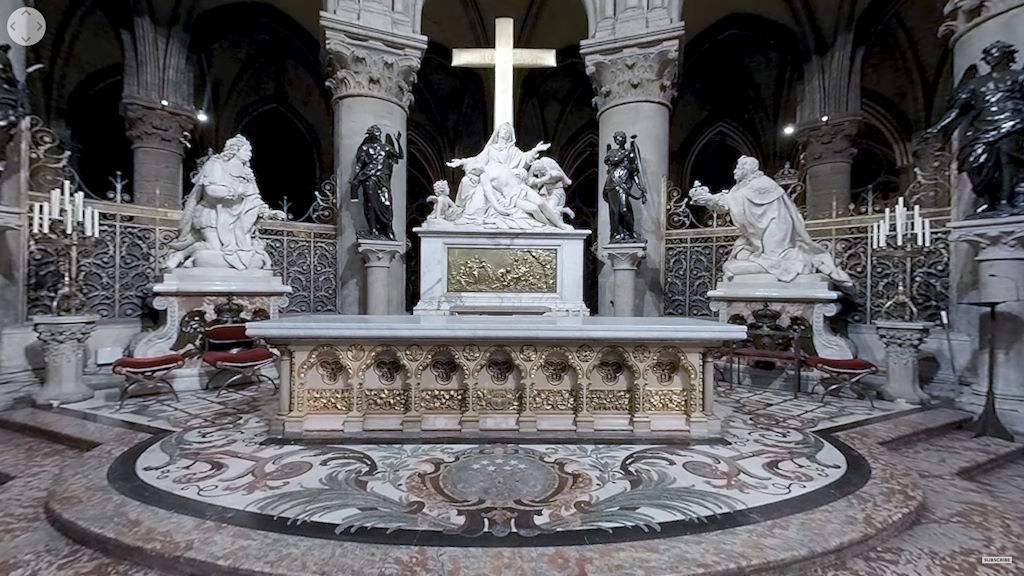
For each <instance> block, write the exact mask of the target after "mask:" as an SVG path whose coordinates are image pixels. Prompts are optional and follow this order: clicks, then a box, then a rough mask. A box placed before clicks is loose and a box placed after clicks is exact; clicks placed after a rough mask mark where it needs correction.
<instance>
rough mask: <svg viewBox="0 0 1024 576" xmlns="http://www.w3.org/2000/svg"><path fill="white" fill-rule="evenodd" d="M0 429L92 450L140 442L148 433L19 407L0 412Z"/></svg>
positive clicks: (48, 411) (50, 411)
mask: <svg viewBox="0 0 1024 576" xmlns="http://www.w3.org/2000/svg"><path fill="white" fill-rule="evenodd" d="M0 428H3V429H7V430H11V431H14V432H18V433H20V434H25V435H30V436H35V437H38V438H43V439H45V440H49V441H51V442H56V443H58V444H63V445H65V446H70V447H72V448H78V449H81V450H92V449H93V448H95V447H97V446H100V445H102V444H106V443H108V442H119V441H126V440H131V439H133V438H135V439H136V441H141V440H143V439H145V438H147V437H148V435H147V434H142V433H139V432H134V431H132V430H126V429H121V428H115V427H113V426H107V425H105V424H99V423H96V422H90V421H88V420H84V419H81V418H76V417H74V416H68V415H65V414H61V413H59V412H54V411H52V410H42V409H38V408H20V409H17V410H8V411H5V412H0Z"/></svg>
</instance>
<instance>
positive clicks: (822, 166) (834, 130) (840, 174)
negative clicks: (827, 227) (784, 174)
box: [797, 116, 860, 218]
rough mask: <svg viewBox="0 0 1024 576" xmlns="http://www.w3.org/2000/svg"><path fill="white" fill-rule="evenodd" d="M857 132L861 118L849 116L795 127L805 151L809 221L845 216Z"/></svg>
mask: <svg viewBox="0 0 1024 576" xmlns="http://www.w3.org/2000/svg"><path fill="white" fill-rule="evenodd" d="M859 129H860V119H859V118H857V117H851V116H848V117H845V118H838V119H833V118H829V120H828V122H821V121H820V120H819V121H818V122H815V123H812V124H804V125H801V126H799V127H798V128H797V135H798V136H799V139H800V142H801V144H803V145H804V147H805V149H806V150H805V153H804V161H805V162H806V163H807V164H806V169H807V216H808V218H828V217H831V216H832V215H833V213H837V214H839V215H844V214H846V213H847V206H849V204H850V187H851V184H850V182H851V180H850V176H851V173H852V171H853V157H854V156H856V154H857V149H856V148H855V147H854V145H853V137H854V136H856V135H857V131H858V130H859Z"/></svg>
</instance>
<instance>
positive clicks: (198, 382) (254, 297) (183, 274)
mask: <svg viewBox="0 0 1024 576" xmlns="http://www.w3.org/2000/svg"><path fill="white" fill-rule="evenodd" d="M291 292H292V288H291V286H287V285H285V284H284V283H282V282H281V277H280V276H275V275H274V273H273V271H271V270H235V269H233V268H179V269H175V270H171V271H169V272H166V273H165V274H164V277H163V281H162V282H160V283H159V284H156V285H155V286H153V293H154V294H156V298H154V300H153V307H154V308H156V309H157V310H163V311H164V312H165V313H164V314H163V315H162V316H163V317H162V319H161V324H160V326H159V327H158V328H156V329H155V330H152V331H150V332H145V333H143V334H141V335H140V336H139V338H138V339H136V340H135V341H134V342H133V344H132V346H131V355H132V356H135V357H140V358H141V357H152V356H162V355H164V354H168V353H169V352H172V351H175V352H184V351H187V349H188V348H189V347H192V346H190V345H189V342H191V340H190V339H189V338H188V333H189V331H190V330H196V329H198V330H199V331H201V330H202V327H203V326H204V325H205V324H206V323H208V322H210V321H211V320H213V319H214V318H215V316H216V314H215V311H214V308H215V307H216V306H217V305H218V304H222V303H225V302H226V301H227V299H228V298H229V297H230V298H231V300H232V301H233V302H235V303H237V304H239V305H241V306H242V310H241V317H242V318H243V319H244V320H252V319H258V318H277V316H278V314H279V313H280V311H281V310H282V309H284V307H285V306H287V305H288V297H287V295H288V294H291ZM211 374H212V369H209V367H207V366H206V365H204V364H203V363H202V361H201V360H200V359H199V358H198V357H197V358H192V359H190V360H189V363H188V364H186V365H185V367H184V368H181V369H179V370H175V371H174V372H172V373H171V374H170V375H169V377H168V380H169V381H170V382H171V384H172V385H173V386H174V388H175V389H176V390H179V391H181V390H198V389H200V388H202V387H203V386H205V384H206V382H207V381H208V380H209V377H210V375H211Z"/></svg>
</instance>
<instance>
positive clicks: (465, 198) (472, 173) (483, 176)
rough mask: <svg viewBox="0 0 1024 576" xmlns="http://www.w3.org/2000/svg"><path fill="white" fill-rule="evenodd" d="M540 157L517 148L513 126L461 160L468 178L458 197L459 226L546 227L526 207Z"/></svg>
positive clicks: (502, 127) (502, 128)
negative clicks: (530, 172) (532, 174)
mask: <svg viewBox="0 0 1024 576" xmlns="http://www.w3.org/2000/svg"><path fill="white" fill-rule="evenodd" d="M537 155H538V153H537V151H536V150H531V151H529V152H524V151H522V150H520V149H519V148H518V147H516V136H515V131H514V130H513V129H512V125H511V124H508V123H505V124H502V125H500V126H498V128H497V129H496V130H495V131H494V133H493V134H492V135H491V137H490V139H489V140H488V141H487V145H486V146H484V149H483V150H482V151H481V152H480V153H479V154H477V155H476V156H473V157H471V158H465V159H462V160H459V161H457V162H459V165H460V166H461V167H462V169H463V170H464V171H465V176H463V178H462V181H461V182H460V184H459V190H458V192H457V193H456V196H455V207H456V211H457V213H458V214H459V216H458V217H457V218H456V220H455V223H456V224H473V225H485V224H486V225H489V226H493V227H497V228H512V229H516V228H519V229H522V228H537V227H542V226H544V223H543V222H541V221H538V220H537V219H536V218H533V217H531V216H530V215H529V214H528V213H527V212H526V211H525V210H524V209H523V206H522V201H523V200H524V199H525V198H526V196H527V194H529V190H528V186H527V185H526V182H525V181H526V180H527V177H528V176H527V170H528V168H529V167H530V164H531V162H533V161H534V160H535V159H536V158H537Z"/></svg>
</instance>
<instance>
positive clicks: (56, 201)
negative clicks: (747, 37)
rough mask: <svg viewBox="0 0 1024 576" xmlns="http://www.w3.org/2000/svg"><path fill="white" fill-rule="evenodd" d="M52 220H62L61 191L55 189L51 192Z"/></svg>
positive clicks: (50, 212)
mask: <svg viewBox="0 0 1024 576" xmlns="http://www.w3.org/2000/svg"><path fill="white" fill-rule="evenodd" d="M49 214H50V219H51V220H56V219H57V218H60V190H58V189H56V188H54V189H53V190H50V211H49Z"/></svg>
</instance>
